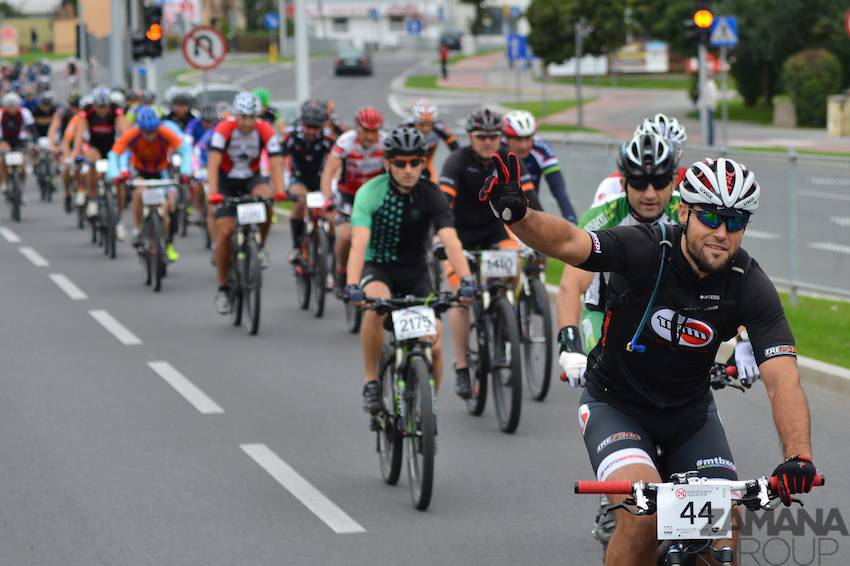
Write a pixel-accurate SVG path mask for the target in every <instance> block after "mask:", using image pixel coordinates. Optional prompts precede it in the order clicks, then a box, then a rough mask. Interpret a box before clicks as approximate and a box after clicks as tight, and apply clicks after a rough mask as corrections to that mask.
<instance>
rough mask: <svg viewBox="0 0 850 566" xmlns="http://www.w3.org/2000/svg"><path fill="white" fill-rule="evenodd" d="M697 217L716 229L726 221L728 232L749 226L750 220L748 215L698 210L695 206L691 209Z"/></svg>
mask: <svg viewBox="0 0 850 566" xmlns="http://www.w3.org/2000/svg"><path fill="white" fill-rule="evenodd" d="M691 212H693V213H694V214H695V215H696V217H697V219H698V220H699V221H700V222H702V223H703V225H705V226H707V227H709V228H711V229H712V230H715V229H717V228H719V227H720V225H721V224H723V223H724V222H725V223H726V231H727V232H730V233H732V232H740V231H741V230H743V229H744V228H746V227H747V224H748V223H749V221H750V218H749V217H748V216H726V215H723V214H718V213H717V212H716V211H713V210H697V209H695V208H692V209H691Z"/></svg>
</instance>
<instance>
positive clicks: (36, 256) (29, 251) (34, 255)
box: [18, 246, 50, 267]
mask: <svg viewBox="0 0 850 566" xmlns="http://www.w3.org/2000/svg"><path fill="white" fill-rule="evenodd" d="M18 251H19V252H21V253H22V254H23V256H24V257H25V258H27V259H28V260H30V261H31V262H32V264H33V265H34V266H36V267H47V266H48V265H50V262H49V261H47V260H46V259H44V256H42V255H41V254H40V253H38V252H37V251H35V250H34V249H33V248H31V247H29V246H21V247H20V248H18Z"/></svg>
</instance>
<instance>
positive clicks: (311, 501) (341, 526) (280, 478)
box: [239, 444, 366, 534]
mask: <svg viewBox="0 0 850 566" xmlns="http://www.w3.org/2000/svg"><path fill="white" fill-rule="evenodd" d="M239 447H240V448H241V449H242V450H243V451H244V452H245V453H246V454H247V455H248V456H250V457H251V458H253V460H254V461H255V462H256V463H257V464H259V465H260V467H261V468H263V469H264V470H265V471H266V472H268V473H269V475H270V476H271V477H273V478H274V479H275V480H277V482H278V483H279V484H280V485H282V486H283V487H285V488H286V489H287V490H288V491H289V493H291V494H292V495H294V496H295V498H296V499H297V500H298V501H300V502H301V503H302V504H304V506H305V507H307V509H309V510H310V511H312V512H313V514H314V515H316V516H317V517H318V518H319V519H321V520H322V521H323V522H324V523H325V524H326V525H327V526H329V527H330V528H331V529H332V530H333V531H334V532H335V533H337V534H346V533H365V532H366V529H364V528H363V527H362V526H360V524H359V523H358V522H357V521H355V520H354V519H352V518H351V517H349V516H348V515H347V514H346V513H345V511H343V510H342V509H340V508H339V507H337V506H336V505H335V504H334V502H333V501H331V500H330V499H328V498H327V497H325V495H324V494H323V493H322V492H321V491H319V490H318V489H316V488H315V487H313V486H312V485H311V484H310V482H308V481H307V480H305V479H304V478H303V477H301V476H300V475H299V474H298V472H296V471H295V470H293V469H292V468H291V467H290V466H289V464H287V463H286V462H284V461H283V460H281V459H280V457H279V456H278V455H277V454H275V453H274V452H272V451H271V450H270V449H269V447H268V446H266V445H265V444H240V445H239Z"/></svg>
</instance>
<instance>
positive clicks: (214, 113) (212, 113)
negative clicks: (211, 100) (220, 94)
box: [200, 104, 218, 122]
mask: <svg viewBox="0 0 850 566" xmlns="http://www.w3.org/2000/svg"><path fill="white" fill-rule="evenodd" d="M200 114H201V120H203V121H205V122H215V121H217V120H218V110H216V108H215V105H214V104H204V105H203V106H201V110H200Z"/></svg>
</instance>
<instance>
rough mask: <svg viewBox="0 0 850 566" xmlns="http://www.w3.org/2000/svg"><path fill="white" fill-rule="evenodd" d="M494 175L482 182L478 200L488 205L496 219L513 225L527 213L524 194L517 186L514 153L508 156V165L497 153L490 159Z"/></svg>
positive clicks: (517, 172)
mask: <svg viewBox="0 0 850 566" xmlns="http://www.w3.org/2000/svg"><path fill="white" fill-rule="evenodd" d="M491 159H492V160H493V166H494V167H495V168H496V175H490V176H489V177H487V178H486V179H485V180H484V185H483V186H482V187H481V192H480V193H478V200H480V201H481V202H485V201H486V202H487V203H489V204H490V209H491V210H492V211H493V214H495V215H496V218H498V219H499V220H501V221H502V222H504V223H506V224H513V223H514V222H517V221H519V220H522V218H523V217H524V216H525V213H526V212H527V211H528V205H527V203H526V198H525V194H524V193H523V192H522V188H521V187H520V186H519V158H517V156H516V154H515V153H509V154H508V165H505V162H504V161H502V158H501V157H500V156H499V154H498V153H495V154H493V157H491Z"/></svg>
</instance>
